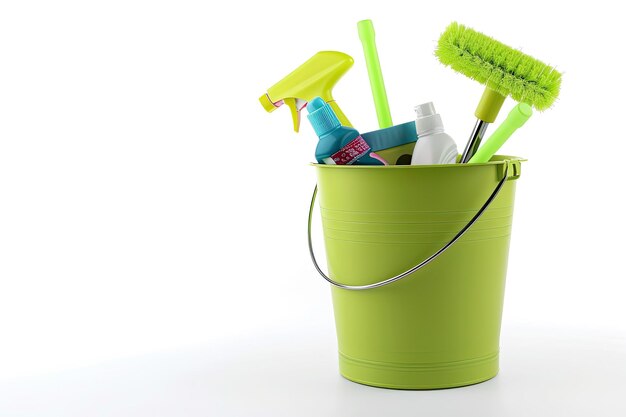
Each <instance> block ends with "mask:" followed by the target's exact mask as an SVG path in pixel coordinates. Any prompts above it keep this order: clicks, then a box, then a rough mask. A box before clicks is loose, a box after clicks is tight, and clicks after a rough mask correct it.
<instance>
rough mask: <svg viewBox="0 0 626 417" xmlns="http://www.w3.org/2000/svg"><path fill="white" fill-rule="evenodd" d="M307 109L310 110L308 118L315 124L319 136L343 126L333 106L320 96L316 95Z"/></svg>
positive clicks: (312, 124) (314, 128)
mask: <svg viewBox="0 0 626 417" xmlns="http://www.w3.org/2000/svg"><path fill="white" fill-rule="evenodd" d="M306 109H307V111H308V112H309V114H308V115H307V118H308V119H309V122H311V126H313V130H315V133H316V134H317V136H323V135H324V134H326V133H328V132H330V131H332V130H334V129H336V128H338V127H339V126H341V122H339V119H338V118H337V115H336V114H335V112H334V111H333V108H332V107H330V105H329V104H328V103H326V102H325V101H324V100H323V99H322V98H320V97H315V98H314V99H313V100H311V101H310V102H309V103H308V104H307V106H306Z"/></svg>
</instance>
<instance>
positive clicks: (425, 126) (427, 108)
mask: <svg viewBox="0 0 626 417" xmlns="http://www.w3.org/2000/svg"><path fill="white" fill-rule="evenodd" d="M415 113H416V114H417V120H416V121H415V130H417V135H418V136H420V135H429V134H431V133H439V132H443V122H442V121H441V116H440V115H439V114H437V112H436V111H435V105H434V104H433V103H432V102H428V103H424V104H420V105H418V106H415Z"/></svg>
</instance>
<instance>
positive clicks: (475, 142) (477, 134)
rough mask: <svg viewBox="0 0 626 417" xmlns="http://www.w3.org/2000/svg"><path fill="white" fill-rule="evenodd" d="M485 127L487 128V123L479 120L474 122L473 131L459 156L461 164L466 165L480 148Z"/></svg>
mask: <svg viewBox="0 0 626 417" xmlns="http://www.w3.org/2000/svg"><path fill="white" fill-rule="evenodd" d="M487 126H489V123H487V122H485V121H483V120H480V119H478V120H476V126H474V130H472V134H471V135H470V138H469V140H468V141H467V145H466V146H465V150H464V151H463V155H462V156H461V160H460V163H461V164H467V163H468V162H469V160H470V159H472V156H474V154H475V153H476V151H477V150H478V147H479V146H480V142H482V140H483V138H484V137H485V132H486V131H487Z"/></svg>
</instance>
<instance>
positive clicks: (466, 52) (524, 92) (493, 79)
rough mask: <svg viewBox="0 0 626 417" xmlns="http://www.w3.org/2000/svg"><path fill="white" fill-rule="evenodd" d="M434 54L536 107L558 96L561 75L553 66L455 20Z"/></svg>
mask: <svg viewBox="0 0 626 417" xmlns="http://www.w3.org/2000/svg"><path fill="white" fill-rule="evenodd" d="M435 55H437V57H439V60H440V61H441V63H442V64H444V65H446V66H447V65H449V66H450V67H452V69H453V70H455V71H458V72H460V73H461V74H464V75H466V76H467V77H470V78H472V79H474V80H476V81H478V82H479V83H481V84H484V85H486V86H487V87H489V88H491V89H492V90H495V91H497V92H498V93H500V94H502V95H503V96H505V97H506V96H511V97H512V98H513V99H515V100H517V101H519V102H523V103H528V104H530V105H532V106H534V107H535V108H537V109H538V110H544V109H547V108H548V107H550V106H551V105H552V103H554V100H556V98H557V96H558V95H559V89H560V87H561V74H560V73H559V72H558V71H557V70H555V69H554V68H553V67H550V66H548V65H546V64H544V63H543V62H541V61H539V60H537V59H535V58H533V57H531V56H528V55H526V54H524V53H522V52H520V51H518V50H516V49H513V48H511V47H509V46H506V45H504V44H503V43H500V42H498V41H497V40H495V39H492V38H490V37H489V36H486V35H483V34H482V33H479V32H476V31H475V30H472V29H470V28H467V27H465V26H463V25H460V24H458V23H456V22H454V23H452V24H451V25H450V26H448V28H447V29H446V31H445V32H444V33H443V34H442V35H441V38H439V44H438V47H437V50H436V51H435Z"/></svg>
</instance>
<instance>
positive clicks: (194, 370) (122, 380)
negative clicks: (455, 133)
mask: <svg viewBox="0 0 626 417" xmlns="http://www.w3.org/2000/svg"><path fill="white" fill-rule="evenodd" d="M305 330H306V329H298V328H290V329H284V330H283V331H282V333H276V332H272V333H270V332H268V333H264V334H255V335H251V336H249V337H246V338H242V339H239V340H232V341H229V342H228V343H222V344H218V345H213V346H210V347H205V348H196V349H193V350H191V349H188V350H178V351H172V352H167V353H154V354H150V355H143V356H140V357H135V358H129V359H124V360H115V361H108V362H105V363H102V364H99V365H96V366H92V367H88V368H84V369H79V370H72V371H66V372H62V373H57V374H52V375H47V376H41V377H36V378H23V379H18V380H16V381H11V382H7V383H0V389H1V390H2V392H3V393H4V394H5V395H4V396H3V397H0V415H3V416H5V415H6V416H44V415H45V416H51V417H56V416H64V417H73V416H76V417H80V416H85V415H89V416H94V417H96V416H116V417H126V416H128V417H131V416H138V415H142V416H143V415H145V416H154V417H161V416H162V417H166V416H167V417H170V416H171V417H174V416H181V415H184V416H186V417H194V416H241V417H244V416H257V417H265V416H267V417H281V416H285V417H288V416H301V417H309V416H311V417H316V416H352V415H355V416H363V417H367V416H381V415H393V416H415V415H427V416H433V417H437V416H459V415H463V416H468V417H473V416H476V417H502V416H506V417H513V416H520V417H522V416H530V415H532V416H536V415H567V416H570V417H577V416H591V415H605V416H609V415H615V416H617V415H624V413H626V404H625V403H624V401H623V394H624V375H625V373H626V353H625V348H626V340H624V339H616V338H615V337H614V335H611V334H607V333H597V332H593V331H590V332H587V333H586V334H584V335H583V334H580V333H579V332H575V333H571V332H569V331H564V330H563V329H549V328H537V327H532V328H527V327H514V328H511V329H505V334H504V335H503V342H502V352H501V355H502V358H501V371H500V374H499V375H498V376H497V377H496V378H494V379H492V380H490V381H487V382H484V383H482V384H478V385H473V386H469V387H463V388H455V389H447V390H434V391H396V390H387V389H380V388H372V387H367V386H364V385H359V384H356V383H353V382H349V381H347V380H345V379H343V378H342V377H340V376H339V374H338V371H337V361H336V355H335V352H334V341H333V340H332V339H333V335H332V334H330V332H328V331H327V329H324V330H325V331H324V332H320V331H319V330H318V331H313V332H310V331H309V332H308V333H307V332H306V331H305Z"/></svg>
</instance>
